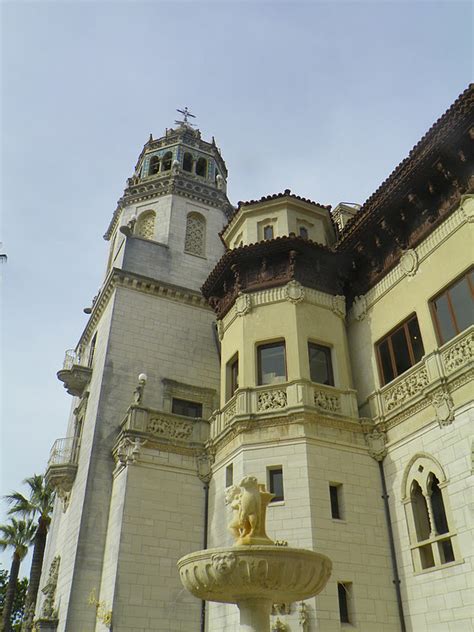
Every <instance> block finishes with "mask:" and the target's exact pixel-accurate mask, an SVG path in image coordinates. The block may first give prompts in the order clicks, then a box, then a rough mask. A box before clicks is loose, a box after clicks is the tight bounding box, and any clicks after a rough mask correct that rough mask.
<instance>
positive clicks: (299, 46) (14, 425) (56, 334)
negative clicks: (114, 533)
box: [0, 0, 472, 574]
mask: <svg viewBox="0 0 474 632" xmlns="http://www.w3.org/2000/svg"><path fill="white" fill-rule="evenodd" d="M1 10H2V33H1V35H2V101H3V112H2V128H1V134H2V182H1V184H2V187H1V188H2V190H1V193H2V198H1V204H2V223H1V228H0V241H2V242H3V250H2V251H3V252H6V253H7V254H8V262H7V263H6V264H3V265H2V266H1V269H0V274H1V277H2V278H1V283H2V288H1V289H2V295H1V301H2V314H3V318H2V333H3V344H2V371H3V376H2V380H1V383H2V409H1V413H2V418H1V422H2V445H1V469H2V471H1V474H2V479H1V488H0V493H1V494H5V493H8V492H9V491H11V490H12V489H17V488H19V487H20V483H21V480H22V479H23V478H25V477H26V476H30V475H32V474H33V473H35V472H42V471H44V469H45V466H46V461H47V458H48V453H49V450H50V447H51V445H52V443H53V442H54V440H55V439H56V438H59V437H63V436H64V435H65V433H66V422H67V416H68V412H69V407H70V405H71V397H70V396H69V395H67V393H66V391H65V390H64V389H63V386H62V384H61V383H60V382H59V381H58V380H57V378H56V372H57V370H58V369H59V368H60V367H61V365H62V361H63V355H64V351H65V350H66V349H69V348H73V347H75V345H76V343H77V340H78V337H79V335H80V334H81V332H82V329H83V327H84V325H85V323H86V320H87V316H86V315H85V314H84V313H83V311H82V309H83V307H85V306H87V305H90V302H91V299H92V297H93V296H94V295H95V294H96V291H97V289H98V287H99V286H100V284H101V281H102V276H103V273H104V268H105V263H106V253H107V244H106V242H105V241H104V240H103V239H102V235H103V234H104V232H105V229H106V228H107V226H108V223H109V220H110V218H111V215H112V213H113V211H114V209H115V203H116V201H117V199H118V198H119V197H120V196H121V194H122V191H123V188H124V184H125V180H126V178H127V177H129V176H130V175H131V174H132V172H133V168H134V165H135V162H136V159H137V157H138V154H139V153H140V151H141V149H142V147H143V144H144V143H145V142H146V140H147V138H148V135H149V133H150V132H153V135H154V136H155V137H159V136H161V135H162V134H163V133H164V130H165V128H166V127H171V126H172V125H173V122H174V120H175V118H176V116H177V113H176V112H175V109H176V108H178V107H183V106H185V105H187V106H188V107H189V108H190V109H191V111H192V112H193V113H194V114H196V115H197V120H196V122H197V124H198V126H199V127H200V129H201V131H202V133H203V137H204V138H206V139H208V140H210V137H211V136H212V135H214V136H215V138H216V142H217V144H218V146H219V147H220V148H221V150H222V155H223V157H224V159H225V161H226V163H227V167H228V169H229V187H228V193H229V197H230V199H231V201H232V202H233V203H234V204H235V203H236V202H237V201H238V200H246V199H252V198H257V197H260V196H262V195H266V194H270V193H275V192H279V191H283V190H284V189H285V188H290V189H292V191H293V192H294V193H296V194H298V195H303V196H305V197H310V198H312V199H313V200H316V201H319V202H321V203H323V204H332V205H333V206H334V205H335V204H337V203H338V202H339V201H352V202H363V201H364V200H365V199H366V198H367V197H368V196H369V195H370V194H371V193H372V192H373V191H374V190H375V189H376V188H377V187H378V185H379V184H380V183H381V182H382V181H383V180H384V179H385V178H386V177H387V176H388V174H389V173H390V172H391V171H392V169H393V168H394V167H395V166H396V165H397V164H398V163H399V162H400V161H401V160H402V159H403V158H404V157H405V156H406V155H407V153H408V151H409V150H410V149H411V147H412V146H413V145H414V144H415V143H416V142H417V141H418V140H419V138H420V137H421V136H422V135H423V134H424V133H425V131H427V129H428V128H429V127H430V126H431V125H432V123H433V122H434V121H435V120H436V119H437V118H438V117H439V116H440V115H441V114H443V113H444V111H445V110H446V109H447V108H448V107H449V105H450V104H451V103H452V102H453V101H454V100H455V98H456V97H457V96H458V94H459V93H460V92H462V91H463V90H464V89H465V87H466V86H467V84H468V82H469V81H470V79H471V75H472V49H471V47H472V43H471V42H472V34H471V28H472V15H471V11H472V9H471V5H470V3H469V2H456V1H454V0H450V1H449V2H426V1H422V2H413V1H411V2H402V1H400V2H395V1H394V2H384V1H383V0H380V1H378V2H375V1H374V2H354V1H353V2H339V1H337V0H336V1H333V2H316V1H314V2H278V1H272V2H257V1H253V2H251V1H247V2H227V1H225V0H221V1H220V2H179V1H177V2H172V3H166V2H158V1H157V2H147V3H142V2H132V1H130V2H110V1H109V2H106V1H104V2H88V1H84V2H69V1H67V0H64V1H63V2H31V3H27V2H22V1H21V0H15V1H13V2H3V4H2V5H1ZM183 283H185V279H183ZM4 519H5V517H4V511H3V507H2V508H1V513H0V520H2V521H3V520H4ZM10 557H11V554H10V553H8V554H7V555H4V556H3V560H4V561H5V565H7V566H9V564H10ZM22 572H23V574H26V573H27V572H28V568H27V565H25V566H24V567H23V568H22Z"/></svg>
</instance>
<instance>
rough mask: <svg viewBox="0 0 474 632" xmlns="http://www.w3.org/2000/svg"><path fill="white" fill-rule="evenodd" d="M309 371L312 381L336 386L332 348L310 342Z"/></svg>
mask: <svg viewBox="0 0 474 632" xmlns="http://www.w3.org/2000/svg"><path fill="white" fill-rule="evenodd" d="M308 354H309V372H310V377H311V381H312V382H317V383H318V384H327V385H328V386H334V375H333V371H332V362H331V349H330V348H329V347H324V346H323V345H317V344H314V343H313V342H309V343H308Z"/></svg>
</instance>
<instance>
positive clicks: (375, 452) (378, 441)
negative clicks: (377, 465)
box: [365, 428, 387, 461]
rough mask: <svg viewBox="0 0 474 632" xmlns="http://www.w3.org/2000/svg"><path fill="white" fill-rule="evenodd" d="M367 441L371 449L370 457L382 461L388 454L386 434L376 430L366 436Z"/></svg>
mask: <svg viewBox="0 0 474 632" xmlns="http://www.w3.org/2000/svg"><path fill="white" fill-rule="evenodd" d="M365 440H366V442H367V445H368V447H369V454H370V456H371V457H372V458H373V459H375V460H376V461H382V460H383V459H384V457H385V455H386V454H387V447H386V441H387V436H386V433H385V432H382V431H380V430H379V429H378V428H375V429H374V430H372V432H368V433H366V434H365Z"/></svg>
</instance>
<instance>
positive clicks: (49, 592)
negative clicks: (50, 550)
mask: <svg viewBox="0 0 474 632" xmlns="http://www.w3.org/2000/svg"><path fill="white" fill-rule="evenodd" d="M60 561H61V557H60V556H59V555H56V557H55V558H53V561H52V562H51V566H50V567H49V575H48V579H47V581H46V584H45V585H44V586H43V588H42V589H41V592H42V593H43V595H45V596H46V598H45V600H44V602H43V607H42V609H41V616H42V617H43V618H44V619H55V618H56V616H57V613H56V611H55V609H54V599H55V597H56V588H57V585H58V576H59V563H60Z"/></svg>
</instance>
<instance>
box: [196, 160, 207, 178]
mask: <svg viewBox="0 0 474 632" xmlns="http://www.w3.org/2000/svg"><path fill="white" fill-rule="evenodd" d="M196 175H197V176H201V177H202V178H205V177H206V176H207V160H206V159H205V158H199V159H198V161H197V163H196Z"/></svg>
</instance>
